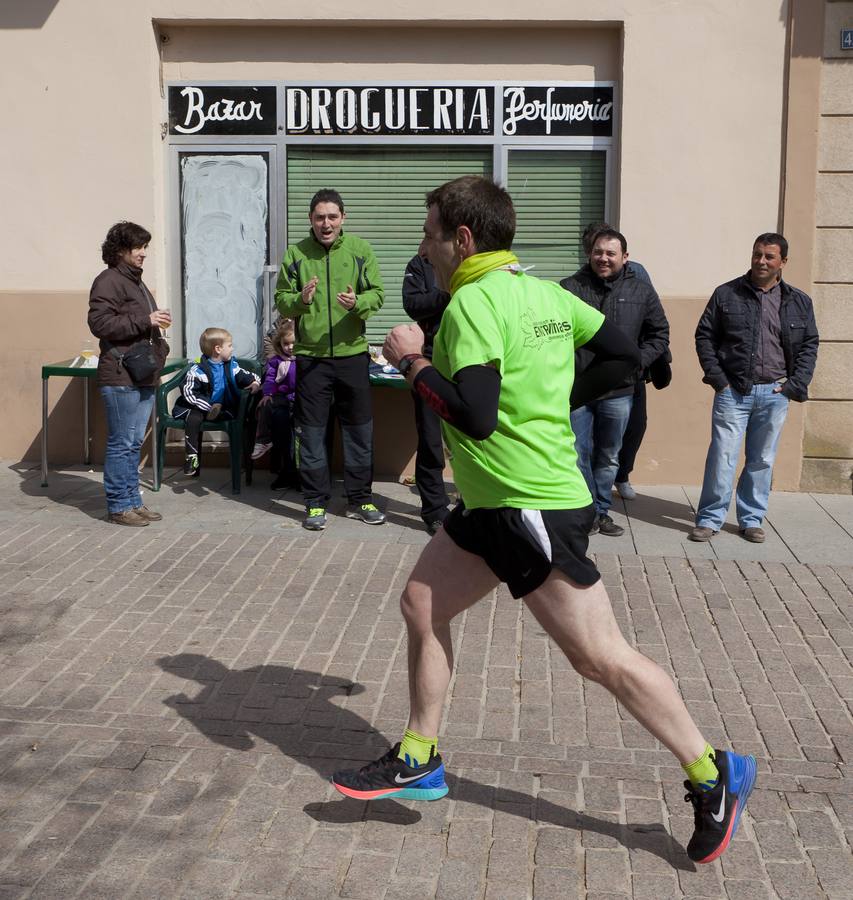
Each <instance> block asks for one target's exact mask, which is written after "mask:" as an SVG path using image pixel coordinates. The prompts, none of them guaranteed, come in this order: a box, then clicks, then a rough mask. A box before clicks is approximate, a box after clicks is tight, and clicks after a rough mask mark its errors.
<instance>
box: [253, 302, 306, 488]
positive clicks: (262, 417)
mask: <svg viewBox="0 0 853 900" xmlns="http://www.w3.org/2000/svg"><path fill="white" fill-rule="evenodd" d="M295 337H296V335H295V332H294V328H293V320H292V319H281V320H280V321H279V323H278V326H277V327H276V330H275V333H274V334H273V335H272V338H271V339H270V349H271V352H272V355H270V356H268V357H267V365H266V370H265V372H264V381H263V394H264V396H263V399H262V400H261V402H260V403H259V404H258V429H257V432H256V434H255V446H254V449H253V450H252V459H260V458H261V457H262V456H263V455H264V454H265V453H266V452H267V451H268V450H269V449H270V448H273V452H274V455H275V456H276V457H278V458H279V459H280V460H281V470H280V471H279V474H278V476H277V477H276V479H275V481H273V483H272V485H271V488H272V490H274V491H279V490H282V489H285V488H295V489H297V490H298V489H299V487H300V485H299V475H298V473H297V470H296V463H295V460H294V452H293V451H294V447H293V426H292V420H293V402H294V399H295V397H296V360H295V358H294V356H293V341H294V339H295Z"/></svg>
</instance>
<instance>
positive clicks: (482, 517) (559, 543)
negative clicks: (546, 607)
mask: <svg viewBox="0 0 853 900" xmlns="http://www.w3.org/2000/svg"><path fill="white" fill-rule="evenodd" d="M594 518H595V509H594V507H593V506H592V504H590V505H589V506H584V507H582V508H581V509H541V510H540V509H511V508H509V507H502V508H500V509H466V508H465V504H464V503H462V502H461V501H460V502H459V503H458V504H457V505H456V506H455V507H454V509H453V510H452V511H451V513H450V515H449V516H448V517H447V518H446V519H445V520H444V530H445V531H446V532H447V534H448V536H449V537H450V538H451V539H452V540H453V542H454V543H455V544H456V545H457V546H458V547H461V548H462V549H463V550H467V551H468V552H469V553H474V554H476V555H477V556H480V557H482V559H483V561H484V562H485V563H486V565H488V567H489V568H490V569H491V570H492V571H493V572H494V573H495V575H496V576H497V577H498V578H500V580H501V581H503V582H505V583H506V585H507V587H508V588H509V590H510V593H511V594H512V596H513V597H515V598H519V597H524V596H525V595H527V594H531V593H532V592H533V591H535V590H536V589H537V588H538V587H541V586H542V585H543V584H544V583H545V580H546V579H547V578H548V576H549V575H550V574H551V569H555V568H556V569H559V570H560V571H561V572H563V573H564V574H565V575H567V576H568V577H569V578H571V580H572V581H574V582H575V583H576V584H580V585H583V586H584V587H589V586H590V585H592V584H595V582H596V581H598V579H599V578H600V577H601V576H600V575H599V573H598V569H596V567H595V565H594V563H593V562H592V560H590V559H588V558H587V555H586V551H587V547H588V546H589V529H590V527H591V526H592V522H593V519H594Z"/></svg>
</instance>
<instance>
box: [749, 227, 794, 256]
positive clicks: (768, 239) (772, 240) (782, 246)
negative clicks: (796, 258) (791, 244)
mask: <svg viewBox="0 0 853 900" xmlns="http://www.w3.org/2000/svg"><path fill="white" fill-rule="evenodd" d="M758 244H763V245H764V246H765V247H766V246H767V245H768V244H775V245H776V246H777V247H778V248H779V253H780V255H781V256H782V259H787V258H788V242H787V241H786V240H785V238H783V237H782V235H781V234H777V233H776V232H775V231H766V232H765V233H764V234H759V235H758V237H757V238H756V239H755V240H754V241H753V242H752V247H753V249H755V247H756V246H757V245H758Z"/></svg>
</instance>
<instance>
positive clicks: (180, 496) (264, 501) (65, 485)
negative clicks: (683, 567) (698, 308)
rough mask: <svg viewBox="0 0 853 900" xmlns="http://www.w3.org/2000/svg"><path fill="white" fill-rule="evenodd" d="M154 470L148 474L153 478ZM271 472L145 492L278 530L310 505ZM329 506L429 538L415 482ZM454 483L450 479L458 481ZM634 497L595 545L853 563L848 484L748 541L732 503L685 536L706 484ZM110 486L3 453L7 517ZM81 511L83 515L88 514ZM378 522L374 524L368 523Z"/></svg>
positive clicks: (219, 518) (0, 473) (83, 471)
mask: <svg viewBox="0 0 853 900" xmlns="http://www.w3.org/2000/svg"><path fill="white" fill-rule="evenodd" d="M147 476H148V478H147V479H146V478H144V479H143V480H144V481H146V482H147V484H148V485H150V471H148V470H147ZM269 484H270V474H269V473H268V472H266V471H259V472H257V473H256V477H255V482H254V484H253V485H252V486H251V487H246V486H245V485H244V487H243V491H242V493H241V494H239V495H233V494H232V493H231V488H230V478H229V474H228V471H227V470H226V469H207V470H206V471H205V472H204V473H203V475H202V477H201V479H194V478H187V477H185V476H184V475H182V474H181V473H180V471H179V470H176V469H170V470H168V471H167V472H166V473H165V475H164V483H163V488H162V490H161V491H160V492H159V493H154V492H151V491H149V492H148V493H146V495H145V496H146V502H147V503H149V505H151V506H156V507H157V509H159V510H161V511H162V512H163V513H164V514H165V515H166V516H167V525H166V527H168V528H176V529H185V530H189V531H197V530H199V529H202V530H205V531H210V532H211V533H216V534H218V533H246V534H273V533H276V532H275V529H279V530H281V529H284V530H286V529H288V528H298V527H299V525H300V523H301V521H302V517H303V514H304V511H303V506H302V502H301V497H300V495H299V494H298V493H296V492H294V491H290V492H281V491H280V492H276V493H272V492H270V490H269ZM336 487H337V492H338V494H339V495H340V496H339V497H338V499H337V500H336V501H333V502H332V505H331V507H330V509H331V512H332V515H330V517H329V527H328V529H327V531H326V532H325V536H326V537H333V538H335V539H340V540H348V539H357V540H362V541H373V540H377V541H380V542H382V543H394V542H401V543H415V544H420V543H423V542H425V541H426V534H424V533H423V526H422V523H421V521H420V518H419V516H418V510H419V506H418V495H417V492H416V491H415V489H414V487H408V486H405V485H402V484H399V483H397V482H394V481H382V482H377V483H376V485H375V492H376V502H377V504H378V505H379V506H380V507H381V508H382V509H384V510H387V512H388V524H387V526H385V527H383V528H380V529H376V533H375V534H372V535H371V534H365V530H366V529H365V528H364V526H363V524H362V523H360V522H353V521H351V520H348V519H345V518H343V509H344V507H345V502H344V499H343V484H342V482H338V483H337V486H336ZM451 491H452V488H451ZM637 491H638V497H637V499H636V500H629V501H625V500H621V499H620V498H619V497H617V496H615V495H614V498H613V502H614V505H613V509H612V515H613V518H614V520H615V521H616V522H617V523H618V524H620V525H622V526H623V527H625V529H626V531H625V534H624V535H623V536H622V537H621V538H611V537H604V536H601V535H594V536H593V537H592V538H591V540H590V548H591V550H592V551H593V552H594V553H607V554H619V555H623V554H637V555H639V556H646V555H650V556H683V557H687V558H690V559H733V560H741V559H743V560H754V561H756V562H781V563H788V562H790V563H818V564H827V565H833V564H836V563H841V564H849V563H853V496H844V495H840V494H793V493H779V492H776V493H773V494H771V498H770V508H769V510H768V515H767V519H766V520H765V523H764V527H765V530H766V532H767V540H766V542H765V543H764V544H761V545H757V544H750V543H749V542H747V541H745V540H744V539H743V538H742V537H741V536H740V535H739V534H738V531H737V524H736V521H735V518H734V512H733V511H732V512H731V513H730V515H729V518H728V521H727V522H726V525H725V526H724V528H723V530H722V531H721V532H720V534H718V535H717V536H716V537H714V539H713V540H712V541H711V542H709V543H707V544H697V543H693V542H692V541H688V540H687V534H688V532H689V531H690V529H691V527H692V526H693V524H694V511H695V507H696V503H697V502H698V500H699V488H698V487H695V486H693V487H684V486H680V485H657V486H654V487H643V486H638V487H637ZM105 511H106V510H105V505H104V497H103V486H102V483H101V476H100V474H99V473H98V472H95V471H93V470H91V469H88V468H85V467H83V466H71V467H67V468H63V469H61V470H59V471H52V472H51V473H50V475H49V487H47V488H42V487H41V480H40V477H39V471H38V469H37V467H35V466H34V465H29V466H28V465H14V466H10V465H9V464H8V463H7V464H6V465H5V466H3V465H2V463H0V521H3V519H4V518H8V517H9V516H15V517H17V518H20V517H22V516H23V517H32V518H34V519H36V520H38V519H39V518H43V517H49V518H50V520H51V521H59V520H61V521H64V522H68V523H69V524H71V523H72V522H73V523H74V524H80V523H81V522H86V523H88V524H93V525H94V524H96V523H98V522H100V520H101V519H102V518H103V516H104V514H105ZM81 514H82V515H83V518H81ZM367 531H370V529H367Z"/></svg>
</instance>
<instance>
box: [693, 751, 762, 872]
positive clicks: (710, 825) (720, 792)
mask: <svg viewBox="0 0 853 900" xmlns="http://www.w3.org/2000/svg"><path fill="white" fill-rule="evenodd" d="M714 762H715V763H716V766H717V769H718V770H719V772H720V777H719V779H718V780H717V786H716V787H714V788H711V790H710V791H702V790H697V789H696V788H695V787H693V785H692V784H691V783H690V782H689V781H685V782H684V786H685V787H686V788H687V793H686V794H685V795H684V799H685V800H689V801H690V803H692V804H693V811H694V816H695V829H696V830H695V831H694V832H693V837H692V838H690V843H689V844H688V845H687V855H688V856H689V857H690V859H692V860H693V862H696V863H709V862H713V861H714V860H715V859H716V858H717V857H718V856H719V855H720V854H721V853H722V852H723V851H724V850H725V849H726V847H728V846H729V843H730V842H731V839H732V838H733V837H734V835H735V832H736V831H737V827H738V824H739V823H740V817H741V815H742V814H743V810H744V807H745V806H746V801H747V798H748V797H749V795H750V794H751V793H752V788H753V786H754V785H755V774H756V765H755V757H754V756H738V755H737V753H732V752H730V751H728V750H715V751H714Z"/></svg>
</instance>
